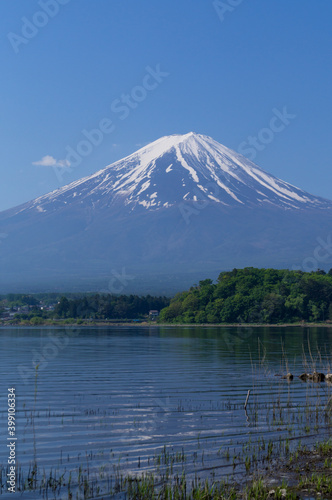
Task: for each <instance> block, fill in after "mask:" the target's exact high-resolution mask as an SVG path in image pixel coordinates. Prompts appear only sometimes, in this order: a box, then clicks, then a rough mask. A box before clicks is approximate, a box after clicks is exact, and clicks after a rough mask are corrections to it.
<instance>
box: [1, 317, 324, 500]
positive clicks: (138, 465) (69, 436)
mask: <svg viewBox="0 0 332 500" xmlns="http://www.w3.org/2000/svg"><path fill="white" fill-rule="evenodd" d="M331 346H332V328H325V327H322V328H306V327H303V328H301V327H287V328H286V327H285V328H281V327H280V328H279V327H273V328H263V327H261V328H257V327H255V328H245V327H243V328H241V327H234V328H223V327H195V328H194V327H158V326H151V327H141V326H133V327H116V326H112V327H105V328H102V327H98V328H94V327H82V328H79V327H76V328H75V327H74V328H71V327H66V328H60V327H58V328H43V327H40V328H14V327H12V328H2V329H0V358H1V365H0V371H1V374H0V375H1V376H0V380H1V382H0V385H1V391H0V398H1V421H0V435H1V449H0V463H1V464H2V488H1V494H2V495H3V498H6V497H8V498H15V497H16V496H20V497H21V496H22V497H23V498H32V499H38V498H46V493H47V495H48V498H58V499H65V498H66V499H67V498H111V496H107V495H106V494H109V493H110V492H111V491H112V492H113V493H116V495H115V496H114V498H122V497H121V495H122V493H121V491H122V489H123V487H124V486H123V482H124V478H125V477H126V476H127V475H135V474H138V475H142V474H143V473H146V472H152V473H154V474H155V477H156V478H160V481H162V480H163V479H164V478H165V477H171V476H172V475H173V476H174V475H176V474H179V475H181V474H182V473H185V474H186V476H187V477H188V478H189V479H193V478H195V477H196V478H197V477H199V478H201V479H206V478H210V479H211V478H215V479H219V478H226V477H228V478H229V477H232V476H234V478H236V480H239V481H240V480H242V479H243V478H244V477H245V475H246V474H249V473H252V472H253V471H254V470H256V469H259V468H260V467H261V466H262V464H264V463H265V462H266V460H268V459H272V456H278V455H279V456H280V455H282V454H285V453H290V452H291V450H292V449H293V448H294V447H295V446H298V444H299V440H300V439H301V442H302V443H305V444H308V445H309V444H312V443H313V442H315V440H316V439H317V436H319V437H323V436H324V437H325V436H326V435H328V432H329V426H330V419H329V417H328V418H327V412H326V411H325V410H326V408H327V403H328V401H329V397H330V393H331V385H330V384H328V383H327V382H324V383H316V384H315V383H313V382H307V383H305V382H302V381H301V380H300V379H298V378H297V375H299V374H300V373H302V372H304V371H306V370H305V368H306V366H305V365H306V363H307V365H308V366H307V370H310V369H311V370H312V366H314V367H315V368H316V369H317V371H320V370H322V371H323V372H324V373H327V372H328V371H330V369H329V363H330V361H331ZM36 365H39V366H38V369H36V368H35V366H36ZM288 371H290V372H292V373H293V374H294V380H293V381H292V382H288V381H287V380H284V379H282V378H281V377H280V376H279V375H284V374H285V373H287V372H288ZM10 387H12V388H15V394H16V422H15V423H16V433H15V436H16V437H17V440H16V442H15V453H16V457H15V458H16V467H17V471H16V472H17V478H16V489H18V488H21V489H22V490H23V489H24V491H23V492H22V491H21V492H20V493H17V494H15V495H12V494H9V493H8V491H7V487H6V484H5V483H6V478H5V474H6V473H7V472H8V471H6V468H7V459H8V448H7V446H6V444H7V442H8V439H7V438H8V431H7V394H8V388H10ZM248 390H250V391H251V393H250V397H249V401H248V406H247V410H246V411H245V410H244V403H245V400H246V397H247V393H248ZM273 454H274V455H273ZM50 478H51V480H50ZM29 489H30V490H32V491H29ZM70 494H72V497H70ZM52 495H53V496H52ZM84 495H85V496H84ZM105 495H106V496H105ZM112 498H113V497H112ZM123 498H125V497H123Z"/></svg>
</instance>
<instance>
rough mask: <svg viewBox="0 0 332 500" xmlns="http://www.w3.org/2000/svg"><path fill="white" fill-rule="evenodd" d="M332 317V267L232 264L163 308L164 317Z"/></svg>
mask: <svg viewBox="0 0 332 500" xmlns="http://www.w3.org/2000/svg"><path fill="white" fill-rule="evenodd" d="M327 320H329V321H330V320H332V269H331V270H330V271H329V272H328V274H326V273H325V272H324V271H321V270H318V271H316V272H311V273H304V272H302V271H288V270H276V269H256V268H252V267H248V268H245V269H233V271H231V272H222V273H221V274H220V275H219V278H218V280H217V283H216V284H213V282H212V280H210V279H206V280H204V281H200V282H199V285H198V286H197V285H194V286H193V287H191V288H190V290H189V291H187V292H182V293H179V294H177V295H176V296H175V297H174V298H173V299H172V300H171V303H170V305H169V306H168V307H166V308H165V309H163V310H162V311H161V314H160V318H159V321H160V322H161V323H292V322H299V321H309V322H315V321H327Z"/></svg>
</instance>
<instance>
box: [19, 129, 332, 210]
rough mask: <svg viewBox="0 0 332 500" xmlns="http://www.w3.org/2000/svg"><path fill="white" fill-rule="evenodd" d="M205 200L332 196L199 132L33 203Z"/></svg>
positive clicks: (288, 204) (162, 142)
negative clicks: (310, 189) (295, 183)
mask: <svg viewBox="0 0 332 500" xmlns="http://www.w3.org/2000/svg"><path fill="white" fill-rule="evenodd" d="M202 200H204V201H205V202H206V201H207V200H208V201H210V202H213V203H218V204H221V205H225V206H234V205H235V206H240V205H242V206H259V205H266V204H268V205H275V206H277V207H281V208H292V209H299V208H305V207H307V206H310V207H316V208H330V207H331V202H329V201H328V200H324V199H322V198H318V197H315V196H312V195H310V194H308V193H306V192H305V191H303V190H301V189H299V188H296V187H295V186H292V185H291V184H288V183H287V182H284V181H282V180H280V179H278V178H276V177H274V176H272V175H270V174H268V173H267V172H265V171H264V170H262V169H261V168H260V167H258V166H257V165H255V164H254V163H252V162H251V161H249V160H248V159H247V158H245V157H244V156H242V155H240V154H238V153H236V152H235V151H233V150H231V149H229V148H227V147H225V146H223V145H222V144H220V143H218V142H216V141H215V140H213V139H212V138H210V137H208V136H204V135H201V134H196V133H194V132H189V133H188V134H185V135H170V136H165V137H162V138H160V139H158V140H156V141H154V142H152V143H150V144H148V145H147V146H144V147H143V148H141V149H139V150H138V151H136V152H135V153H133V154H131V155H129V156H127V157H126V158H123V159H122V160H119V161H117V162H115V163H112V164H111V165H108V166H107V167H106V168H104V169H102V170H100V171H98V172H96V173H95V174H93V175H91V176H89V177H85V178H83V179H80V180H79V181H75V182H72V183H71V184H69V185H67V186H64V187H63V188H60V189H58V190H56V191H54V192H52V193H50V194H47V195H45V196H42V197H40V198H38V199H36V200H34V201H33V202H31V203H30V204H28V205H29V208H34V209H37V210H38V211H40V212H44V211H48V210H50V208H51V207H53V208H55V207H58V206H59V204H60V205H61V204H67V203H70V202H72V203H75V204H76V203H89V204H91V205H92V206H95V205H96V204H102V205H103V206H105V205H106V206H107V205H112V204H114V203H122V204H124V205H125V206H127V207H128V208H130V209H131V210H135V209H137V208H140V207H144V208H145V209H147V210H157V209H162V208H167V207H170V206H174V205H178V204H180V203H184V202H190V201H191V202H200V201H202Z"/></svg>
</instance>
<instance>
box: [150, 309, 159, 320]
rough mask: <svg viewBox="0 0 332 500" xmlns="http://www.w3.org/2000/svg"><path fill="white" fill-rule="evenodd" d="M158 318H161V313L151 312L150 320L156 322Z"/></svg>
mask: <svg viewBox="0 0 332 500" xmlns="http://www.w3.org/2000/svg"><path fill="white" fill-rule="evenodd" d="M158 316H159V311H155V310H152V311H149V319H151V320H152V321H153V320H156V319H157V318H158Z"/></svg>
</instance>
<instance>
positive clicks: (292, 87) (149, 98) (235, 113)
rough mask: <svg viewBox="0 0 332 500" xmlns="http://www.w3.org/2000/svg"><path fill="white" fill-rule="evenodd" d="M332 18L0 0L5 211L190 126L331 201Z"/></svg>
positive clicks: (299, 5) (315, 10) (171, 4)
mask: <svg viewBox="0 0 332 500" xmlns="http://www.w3.org/2000/svg"><path fill="white" fill-rule="evenodd" d="M331 20H332V2H330V1H328V0H315V2H313V1H312V0H291V1H289V0H277V1H271V0H269V1H267V0H242V1H241V0H220V1H219V3H218V2H214V1H213V0H211V1H210V0H208V1H207V0H195V1H193V0H177V1H175V0H169V1H166V2H160V1H156V0H139V1H137V0H39V1H35V0H2V1H1V2H0V33H1V44H0V57H1V79H0V89H1V92H0V95H1V101H0V103H1V149H0V169H1V184H0V210H4V209H6V208H9V207H12V206H14V205H18V204H20V203H22V202H24V201H28V200H30V199H33V198H35V197H37V196H40V195H42V194H45V193H47V192H49V191H52V190H54V189H56V188H58V187H60V186H61V185H65V184H68V183H69V182H71V181H73V180H76V179H79V178H81V177H83V176H86V175H89V174H91V173H93V172H95V171H97V170H99V169H101V168H103V167H105V166H106V165H108V164H110V163H112V162H113V161H116V160H118V159H120V158H122V157H124V156H126V155H128V154H130V153H132V152H134V151H135V150H136V149H138V148H139V147H140V146H141V145H145V144H147V143H149V142H151V141H153V140H155V139H158V138H159V137H161V136H164V135H169V134H174V133H187V132H190V131H194V132H197V133H201V134H206V135H209V136H211V137H213V138H214V139H215V140H217V141H219V142H221V143H222V144H224V145H225V146H228V147H230V148H232V149H235V150H239V148H240V151H242V153H244V152H245V153H246V154H247V156H248V157H249V158H252V159H254V161H255V162H256V163H257V164H258V165H260V166H261V167H262V168H264V169H265V170H267V171H268V172H270V173H272V174H274V175H276V176H277V177H280V178H281V179H283V180H285V181H287V182H290V183H291V184H295V185H297V186H298V187H301V188H303V189H305V190H307V191H309V192H311V193H313V194H316V195H319V196H323V197H326V198H332V189H331V187H332V162H331V143H332V134H331V132H332V99H331V89H332V64H331V55H332V50H331V49H332V30H331ZM278 113H279V114H281V115H282V116H283V118H282V120H281V119H280V118H279V119H278V118H274V117H275V116H278ZM283 122H284V123H283ZM93 129H99V132H94V133H93V134H92V135H91V134H89V133H90V132H91V130H93ZM84 131H85V132H84ZM82 141H85V142H83V143H82ZM249 142H251V143H252V144H251V145H249ZM92 143H93V144H92ZM73 150H74V151H76V153H77V151H79V154H78V155H77V154H76V155H75V156H73V155H71V156H68V152H69V151H73ZM69 163H70V165H69Z"/></svg>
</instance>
